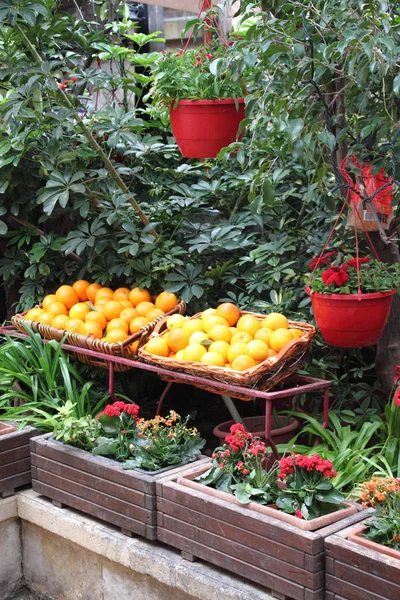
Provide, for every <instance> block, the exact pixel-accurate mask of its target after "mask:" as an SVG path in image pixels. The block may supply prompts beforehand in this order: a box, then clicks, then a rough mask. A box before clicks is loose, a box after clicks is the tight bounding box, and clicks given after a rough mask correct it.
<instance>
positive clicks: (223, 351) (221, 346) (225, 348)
mask: <svg viewBox="0 0 400 600" xmlns="http://www.w3.org/2000/svg"><path fill="white" fill-rule="evenodd" d="M229 348H230V346H229V344H228V343H227V342H224V341H222V340H218V341H216V342H213V343H212V344H210V346H209V347H208V351H209V352H218V354H220V355H221V356H222V358H223V359H224V362H226V361H227V360H228V352H229Z"/></svg>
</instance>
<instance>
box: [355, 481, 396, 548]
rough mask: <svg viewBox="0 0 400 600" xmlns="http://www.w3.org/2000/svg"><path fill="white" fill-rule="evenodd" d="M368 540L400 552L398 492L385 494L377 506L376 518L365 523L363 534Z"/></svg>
mask: <svg viewBox="0 0 400 600" xmlns="http://www.w3.org/2000/svg"><path fill="white" fill-rule="evenodd" d="M363 535H364V537H365V538H367V539H368V540H372V541H373V542H376V543H377V544H382V545H383V546H387V547H388V548H394V549H395V550H400V490H399V489H397V491H394V492H392V493H388V494H386V497H385V499H384V501H383V502H382V503H381V504H378V505H377V513H376V516H375V517H374V518H373V519H372V520H370V521H368V522H367V523H366V532H365V533H364V534H363Z"/></svg>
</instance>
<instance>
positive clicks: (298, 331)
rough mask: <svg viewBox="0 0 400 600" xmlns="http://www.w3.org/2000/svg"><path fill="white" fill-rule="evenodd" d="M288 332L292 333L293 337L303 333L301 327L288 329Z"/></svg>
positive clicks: (298, 336)
mask: <svg viewBox="0 0 400 600" xmlns="http://www.w3.org/2000/svg"><path fill="white" fill-rule="evenodd" d="M289 331H290V333H291V334H292V336H293V338H300V337H301V336H302V335H303V332H302V330H301V329H296V328H293V329H289Z"/></svg>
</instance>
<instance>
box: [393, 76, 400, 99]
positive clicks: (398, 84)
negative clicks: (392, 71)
mask: <svg viewBox="0 0 400 600" xmlns="http://www.w3.org/2000/svg"><path fill="white" fill-rule="evenodd" d="M393 92H394V93H395V94H396V96H400V75H396V77H395V78H394V79H393Z"/></svg>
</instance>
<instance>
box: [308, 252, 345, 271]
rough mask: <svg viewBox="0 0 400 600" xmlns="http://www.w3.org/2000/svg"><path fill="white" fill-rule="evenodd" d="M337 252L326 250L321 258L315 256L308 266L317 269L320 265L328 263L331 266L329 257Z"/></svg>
mask: <svg viewBox="0 0 400 600" xmlns="http://www.w3.org/2000/svg"><path fill="white" fill-rule="evenodd" d="M337 254H338V252H325V254H324V255H323V256H321V258H313V259H312V261H311V262H310V264H309V265H308V266H309V268H310V269H316V268H317V267H319V266H320V265H327V266H328V267H330V264H329V262H328V258H330V257H331V256H337Z"/></svg>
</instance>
